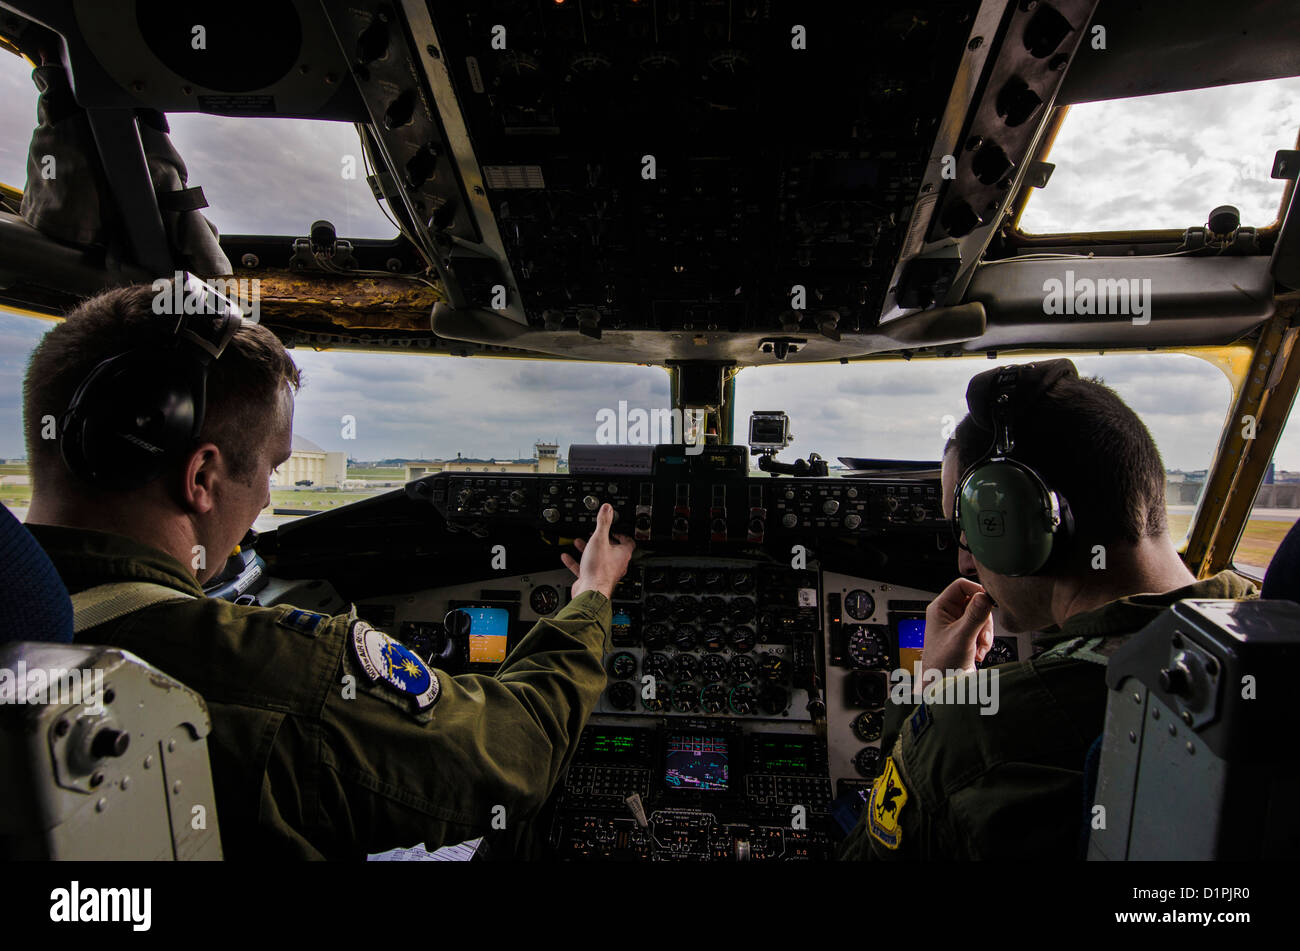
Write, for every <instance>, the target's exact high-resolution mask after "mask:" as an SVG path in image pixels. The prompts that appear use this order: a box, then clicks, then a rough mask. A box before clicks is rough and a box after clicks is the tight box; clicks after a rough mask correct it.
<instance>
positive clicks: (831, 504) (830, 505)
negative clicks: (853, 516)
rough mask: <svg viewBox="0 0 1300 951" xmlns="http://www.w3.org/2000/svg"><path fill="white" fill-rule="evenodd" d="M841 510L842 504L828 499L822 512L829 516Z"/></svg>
mask: <svg viewBox="0 0 1300 951" xmlns="http://www.w3.org/2000/svg"><path fill="white" fill-rule="evenodd" d="M839 510H840V503H839V502H837V501H836V500H835V499H827V500H826V501H825V502H823V503H822V511H823V512H825V513H826V514H827V515H834V514H835V513H836V512H838V511H839Z"/></svg>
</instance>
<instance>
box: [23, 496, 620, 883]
mask: <svg viewBox="0 0 1300 951" xmlns="http://www.w3.org/2000/svg"><path fill="white" fill-rule="evenodd" d="M606 521H608V519H607V520H606ZM28 527H29V528H30V530H31V531H32V533H33V534H34V535H35V536H36V539H37V541H39V542H40V543H41V545H42V547H44V549H45V550H46V551H47V552H48V553H49V555H50V558H51V559H52V560H53V562H54V565H55V567H56V568H57V569H58V571H59V574H60V575H61V576H62V578H63V580H64V582H65V584H66V585H67V587H68V590H69V592H70V593H72V594H74V595H75V594H76V593H77V592H78V591H83V590H85V589H88V588H91V587H94V586H97V585H102V584H106V583H110V582H122V581H146V582H153V583H155V584H159V585H165V586H167V587H169V588H174V589H175V590H176V592H177V597H178V598H183V599H182V600H175V601H168V602H165V603H160V604H154V605H152V606H150V607H146V608H143V609H141V610H138V611H136V612H134V613H131V614H128V615H126V616H124V617H122V618H120V619H118V620H115V621H109V622H108V623H104V624H100V625H98V626H96V627H93V628H90V629H89V630H86V631H84V632H83V633H81V634H79V635H78V638H77V639H78V640H79V641H81V642H84V643H89V644H108V645H114V646H117V647H122V648H125V649H126V650H129V651H131V652H132V653H135V654H137V655H139V656H140V657H142V658H144V659H145V660H147V661H148V662H149V663H151V664H153V665H154V666H156V667H158V668H160V669H161V670H163V671H165V672H166V673H167V674H169V675H171V676H173V677H175V678H177V679H178V680H180V681H181V682H182V683H184V684H186V685H187V686H189V687H192V688H193V689H195V690H197V691H198V692H199V693H200V694H201V695H202V696H203V699H204V700H205V701H206V702H207V705H208V709H209V711H210V712H211V715H212V733H211V734H210V735H209V738H208V747H209V751H210V755H211V761H212V776H213V785H214V788H215V795H216V800H217V801H216V807H217V818H218V822H219V824H220V828H221V838H222V844H223V847H224V851H225V854H226V857H227V858H231V859H241V858H243V859H246V858H252V857H259V858H262V857H274V858H314V859H319V858H329V859H356V858H360V857H363V856H364V855H366V854H367V853H374V852H379V851H383V850H386V849H390V848H394V847H403V846H410V845H414V844H416V843H419V842H423V843H425V845H426V847H427V848H429V849H430V850H432V849H435V848H437V847H439V846H441V845H450V844H454V843H457V842H462V841H464V840H466V839H469V838H473V837H475V836H479V835H483V834H484V833H489V832H491V831H492V830H493V829H495V828H500V827H501V826H502V823H504V825H505V827H506V828H507V829H514V830H517V829H518V827H519V823H521V822H523V821H524V820H525V819H527V818H528V817H529V816H530V815H532V814H533V813H535V812H536V811H537V810H538V808H539V807H540V806H541V805H542V803H543V802H544V801H545V800H546V798H547V796H548V794H549V792H550V790H551V788H552V786H553V785H554V784H555V782H556V780H557V779H558V778H559V776H560V774H561V773H562V772H563V769H564V768H565V766H566V765H567V762H568V758H569V756H570V754H571V752H572V750H573V748H574V744H575V743H576V741H577V738H578V736H579V734H580V733H581V731H582V728H583V725H584V723H585V721H586V719H587V717H588V715H589V714H590V713H591V710H592V708H593V707H594V706H595V703H596V700H597V698H598V696H599V695H600V691H601V690H602V689H603V687H604V685H605V671H604V669H603V667H602V664H601V657H602V650H603V647H604V643H605V640H606V638H607V637H608V635H609V630H610V605H609V601H608V600H607V599H606V597H605V595H604V594H602V593H601V592H600V591H596V590H587V591H583V592H582V593H581V594H579V595H578V596H577V597H575V598H574V599H573V600H572V601H570V602H569V604H568V605H566V606H565V607H564V608H563V609H562V610H560V611H559V612H558V613H557V614H556V615H555V616H554V617H553V618H549V619H545V620H542V621H539V622H538V623H537V624H536V625H535V626H534V628H533V629H532V631H530V632H529V633H528V635H527V636H526V637H525V638H524V639H523V640H522V641H521V642H520V643H519V644H518V645H517V646H516V647H515V649H514V650H513V651H511V653H510V655H509V656H508V657H507V658H506V659H505V661H504V662H503V663H502V664H501V667H500V669H499V671H498V672H497V673H496V674H495V675H494V676H479V675H462V676H457V677H452V676H449V675H448V674H446V673H443V672H440V671H436V670H431V669H430V668H428V667H427V666H426V665H425V663H424V662H423V661H422V660H420V658H418V657H416V656H415V655H414V654H412V653H411V652H410V651H408V650H406V649H405V648H404V647H402V646H401V645H400V644H399V643H398V642H397V641H395V640H393V639H392V638H389V637H388V636H387V635H385V634H383V633H381V632H379V631H376V630H374V629H373V628H371V626H370V625H369V624H367V623H366V622H365V621H362V620H359V619H357V618H356V617H355V616H351V615H337V616H334V617H327V616H325V615H320V614H311V613H308V612H304V611H300V610H296V609H294V608H292V607H288V606H283V605H282V606H277V607H246V606H239V605H235V604H232V603H229V602H226V601H221V600H216V599H211V598H206V597H204V595H203V590H202V588H201V587H200V586H199V584H198V582H197V581H196V579H195V577H194V574H193V573H192V572H190V571H188V570H186V568H185V567H184V566H183V565H182V564H181V563H180V562H179V561H177V560H176V559H175V558H174V557H172V556H171V555H168V554H166V553H164V552H162V551H159V550H157V549H155V548H152V547H149V546H147V545H144V544H142V543H140V542H137V541H134V540H132V539H128V538H125V537H123V536H120V535H114V534H109V533H106V532H99V531H90V530H82V529H71V528H62V527H54V526H48V525H29V526H28ZM605 527H606V528H607V527H608V526H607V525H606V526H605ZM588 547H590V546H588ZM185 596H188V597H185ZM349 684H352V685H354V689H349ZM186 805H194V804H186ZM494 820H495V824H494ZM507 834H508V833H507Z"/></svg>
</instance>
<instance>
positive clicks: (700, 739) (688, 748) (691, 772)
mask: <svg viewBox="0 0 1300 951" xmlns="http://www.w3.org/2000/svg"><path fill="white" fill-rule="evenodd" d="M665 753H666V755H665V763H664V782H666V783H667V784H668V786H669V787H670V788H672V789H694V790H707V791H709V792H721V791H725V790H726V789H727V787H728V786H729V785H730V776H729V773H730V770H729V767H728V763H727V741H726V740H725V739H723V738H721V737H715V736H692V735H682V734H673V735H670V736H669V737H668V742H667V749H666V751H665Z"/></svg>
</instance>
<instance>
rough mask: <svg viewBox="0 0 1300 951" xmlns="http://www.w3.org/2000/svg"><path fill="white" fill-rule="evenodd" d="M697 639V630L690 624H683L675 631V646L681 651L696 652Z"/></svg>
mask: <svg viewBox="0 0 1300 951" xmlns="http://www.w3.org/2000/svg"><path fill="white" fill-rule="evenodd" d="M696 639H697V635H696V633H695V628H693V627H691V626H690V625H689V624H681V625H679V626H678V627H677V628H676V629H675V630H674V631H673V644H674V645H675V646H676V647H677V649H678V650H679V651H693V650H695V643H696Z"/></svg>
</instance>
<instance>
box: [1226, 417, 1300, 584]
mask: <svg viewBox="0 0 1300 951" xmlns="http://www.w3.org/2000/svg"><path fill="white" fill-rule="evenodd" d="M1297 406H1300V403H1297V404H1296V406H1293V407H1292V408H1291V417H1290V418H1289V419H1288V420H1287V424H1286V426H1285V427H1283V429H1282V435H1281V437H1280V438H1279V439H1278V443H1277V449H1275V450H1274V451H1273V459H1272V462H1271V463H1270V465H1269V468H1268V471H1267V472H1265V473H1264V482H1263V484H1262V485H1260V487H1259V493H1258V494H1257V495H1256V496H1255V504H1254V506H1253V507H1252V509H1251V516H1250V521H1249V522H1247V523H1246V531H1245V533H1244V534H1243V536H1242V539H1241V541H1240V542H1239V543H1238V544H1237V550H1236V552H1235V553H1234V555H1233V567H1235V568H1237V569H1238V570H1239V571H1243V572H1245V573H1246V574H1249V575H1250V576H1251V577H1252V578H1263V577H1264V572H1265V569H1267V568H1268V565H1269V562H1271V561H1272V560H1273V555H1274V553H1275V552H1276V551H1277V547H1278V545H1280V544H1282V539H1283V538H1285V537H1286V533H1287V532H1288V531H1290V530H1291V526H1292V525H1294V524H1295V523H1296V521H1298V520H1300V411H1298V410H1297V408H1296V407H1297Z"/></svg>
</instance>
